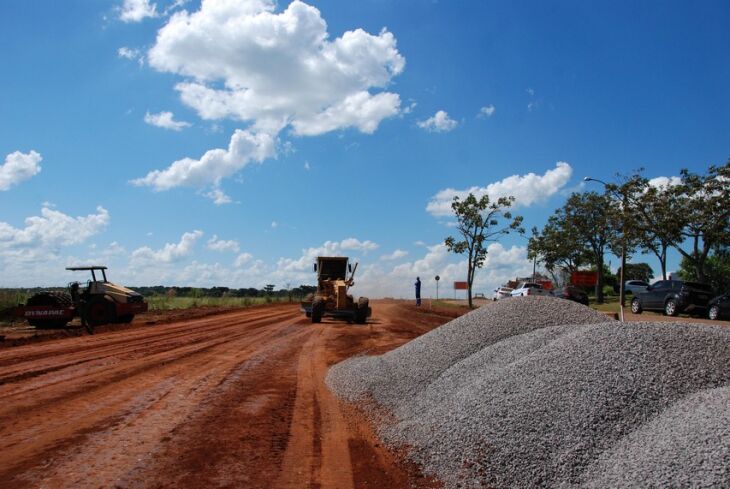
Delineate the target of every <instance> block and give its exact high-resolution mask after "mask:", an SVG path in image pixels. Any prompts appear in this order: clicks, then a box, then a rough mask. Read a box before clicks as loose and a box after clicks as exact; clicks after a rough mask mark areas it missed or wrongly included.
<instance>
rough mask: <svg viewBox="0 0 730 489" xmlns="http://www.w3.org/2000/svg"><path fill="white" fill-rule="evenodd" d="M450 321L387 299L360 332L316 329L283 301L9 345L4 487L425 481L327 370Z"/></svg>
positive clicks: (0, 439)
mask: <svg viewBox="0 0 730 489" xmlns="http://www.w3.org/2000/svg"><path fill="white" fill-rule="evenodd" d="M453 315H456V314H453V313H452V316H453ZM450 319H451V317H449V316H447V315H442V314H434V313H427V312H426V311H418V310H416V309H415V307H412V306H410V305H406V304H403V303H399V302H394V301H382V302H379V303H376V304H374V316H373V318H371V320H370V322H369V324H367V325H365V326H353V325H347V324H344V323H339V322H330V321H326V320H325V322H323V323H322V324H320V325H312V324H310V323H309V322H308V320H307V319H306V318H304V317H303V315H302V314H301V313H299V311H298V309H297V307H296V306H292V305H277V306H268V307H264V308H255V309H247V310H240V311H235V312H229V313H225V314H221V315H216V316H210V317H207V318H199V319H193V320H187V321H181V322H174V323H170V324H164V325H156V326H141V327H138V328H133V329H129V330H124V331H116V332H109V333H106V334H99V335H95V336H85V337H79V338H69V339H64V340H58V341H48V342H43V343H38V344H30V345H25V346H20V347H15V348H7V349H4V350H2V351H0V487H40V486H42V487H49V488H53V487H114V486H117V487H171V486H174V487H211V486H214V487H220V486H226V487H262V488H263V487H284V488H305V487H317V488H341V489H346V488H355V487H381V488H383V487H407V486H409V485H416V486H422V487H427V486H428V487H431V486H433V484H432V483H431V482H430V481H427V480H425V479H423V478H421V477H420V475H419V474H418V473H417V472H416V470H415V469H414V468H413V467H410V466H408V465H406V464H403V463H401V462H400V461H398V460H396V458H394V456H393V454H391V453H390V452H388V451H387V450H385V449H384V448H383V447H382V446H381V445H380V444H379V442H378V440H377V438H376V437H375V436H374V434H373V433H372V431H371V430H370V428H369V426H368V424H367V423H365V422H364V421H363V420H362V419H361V418H360V417H359V416H358V414H357V413H355V412H352V410H350V409H349V408H347V407H346V406H342V405H340V404H339V403H338V402H337V401H336V399H334V398H333V397H332V395H331V394H330V392H329V391H328V389H327V387H326V386H325V385H324V376H325V374H326V371H327V368H328V367H329V365H331V364H333V363H335V362H337V361H340V360H341V359H343V358H346V357H348V356H351V355H354V354H358V353H363V352H368V353H382V352H383V351H387V350H389V349H392V348H394V347H396V346H398V345H400V344H402V343H404V342H405V341H408V340H410V339H411V338H413V337H415V336H418V335H420V334H423V333H424V332H427V331H429V330H430V329H432V328H433V327H435V326H438V325H439V324H442V323H444V322H446V321H448V320H450Z"/></svg>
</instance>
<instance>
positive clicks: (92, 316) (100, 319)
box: [86, 297, 117, 326]
mask: <svg viewBox="0 0 730 489" xmlns="http://www.w3.org/2000/svg"><path fill="white" fill-rule="evenodd" d="M116 319H117V318H116V312H115V308H114V303H113V302H112V301H110V300H109V299H105V298H103V297H94V298H93V299H91V301H90V302H89V305H88V306H87V307H86V321H87V322H88V323H89V324H90V325H91V326H100V325H102V324H109V323H113V322H116Z"/></svg>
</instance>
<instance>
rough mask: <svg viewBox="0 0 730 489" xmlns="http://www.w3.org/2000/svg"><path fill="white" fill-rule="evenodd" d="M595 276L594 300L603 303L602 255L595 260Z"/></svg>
mask: <svg viewBox="0 0 730 489" xmlns="http://www.w3.org/2000/svg"><path fill="white" fill-rule="evenodd" d="M596 262H597V266H596V268H597V269H598V270H597V275H598V276H597V277H596V302H597V303H598V304H603V257H601V258H600V259H598V260H596Z"/></svg>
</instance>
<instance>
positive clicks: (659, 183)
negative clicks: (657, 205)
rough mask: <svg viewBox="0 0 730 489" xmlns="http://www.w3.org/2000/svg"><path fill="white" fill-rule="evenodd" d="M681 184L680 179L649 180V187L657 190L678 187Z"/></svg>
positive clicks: (658, 178)
mask: <svg viewBox="0 0 730 489" xmlns="http://www.w3.org/2000/svg"><path fill="white" fill-rule="evenodd" d="M681 183H682V179H681V178H680V177H656V178H652V179H651V180H649V185H651V186H652V187H656V188H658V189H663V188H667V187H674V186H676V185H680V184H681Z"/></svg>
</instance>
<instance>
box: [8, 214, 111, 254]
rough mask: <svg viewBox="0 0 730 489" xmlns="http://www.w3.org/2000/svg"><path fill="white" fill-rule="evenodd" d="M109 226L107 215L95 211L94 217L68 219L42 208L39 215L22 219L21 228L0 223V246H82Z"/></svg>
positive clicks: (65, 216) (64, 215) (91, 215)
mask: <svg viewBox="0 0 730 489" xmlns="http://www.w3.org/2000/svg"><path fill="white" fill-rule="evenodd" d="M108 223H109V212H108V211H107V210H106V209H104V208H103V207H97V208H96V214H89V215H88V216H85V217H84V216H80V217H71V216H68V215H66V214H64V213H62V212H60V211H57V210H54V209H51V208H49V207H43V208H42V209H41V215H40V216H32V217H28V218H26V219H25V227H24V228H15V227H13V226H11V225H10V224H8V223H6V222H0V247H2V248H5V249H7V248H11V247H21V246H47V247H55V246H68V245H75V244H79V243H83V242H84V241H86V240H87V239H88V238H89V237H91V236H93V235H94V234H97V233H98V232H100V231H101V230H102V229H104V228H105V227H106V226H107V224H108Z"/></svg>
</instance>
